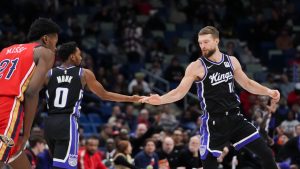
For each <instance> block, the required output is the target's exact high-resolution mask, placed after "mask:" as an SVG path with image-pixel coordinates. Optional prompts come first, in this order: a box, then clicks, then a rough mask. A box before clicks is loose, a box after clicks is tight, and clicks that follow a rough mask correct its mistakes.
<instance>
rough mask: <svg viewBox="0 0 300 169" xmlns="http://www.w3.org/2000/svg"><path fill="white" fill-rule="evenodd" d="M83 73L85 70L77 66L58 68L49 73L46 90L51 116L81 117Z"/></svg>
mask: <svg viewBox="0 0 300 169" xmlns="http://www.w3.org/2000/svg"><path fill="white" fill-rule="evenodd" d="M82 72H83V69H82V68H81V67H76V66H72V67H69V68H62V67H56V68H53V69H51V70H50V71H49V74H48V76H49V82H48V86H47V90H46V96H47V104H48V105H47V106H48V112H49V114H58V113H62V114H75V115H79V111H80V109H81V107H80V103H81V100H82V94H83V87H82V84H81V76H82Z"/></svg>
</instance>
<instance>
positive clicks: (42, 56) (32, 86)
mask: <svg viewBox="0 0 300 169" xmlns="http://www.w3.org/2000/svg"><path fill="white" fill-rule="evenodd" d="M34 57H35V58H39V59H38V63H37V65H36V68H35V70H34V73H33V75H32V77H31V80H30V82H29V85H28V88H27V89H26V91H25V93H24V97H25V98H24V114H25V115H24V137H25V138H26V137H28V138H29V136H30V129H31V125H32V122H33V120H34V116H35V112H36V109H37V104H38V99H39V92H40V90H41V88H42V86H43V84H44V79H45V76H46V73H47V72H48V70H49V69H51V67H52V66H53V63H54V58H55V56H54V52H52V51H51V50H50V49H47V48H45V47H38V48H36V49H35V51H34Z"/></svg>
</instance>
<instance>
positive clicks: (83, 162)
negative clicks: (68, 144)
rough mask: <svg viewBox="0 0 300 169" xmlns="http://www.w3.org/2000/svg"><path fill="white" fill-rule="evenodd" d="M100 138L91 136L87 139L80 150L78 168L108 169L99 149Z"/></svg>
mask: <svg viewBox="0 0 300 169" xmlns="http://www.w3.org/2000/svg"><path fill="white" fill-rule="evenodd" d="M98 146H99V139H98V137H97V136H91V137H89V138H88V139H87V141H86V145H85V147H84V148H82V149H80V150H79V152H78V169H106V167H105V165H104V164H103V163H102V158H101V154H100V152H99V151H98Z"/></svg>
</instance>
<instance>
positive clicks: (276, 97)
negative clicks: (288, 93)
mask: <svg viewBox="0 0 300 169" xmlns="http://www.w3.org/2000/svg"><path fill="white" fill-rule="evenodd" d="M269 96H270V97H272V100H271V102H274V103H277V102H278V101H279V99H280V93H279V91H278V90H270V92H269Z"/></svg>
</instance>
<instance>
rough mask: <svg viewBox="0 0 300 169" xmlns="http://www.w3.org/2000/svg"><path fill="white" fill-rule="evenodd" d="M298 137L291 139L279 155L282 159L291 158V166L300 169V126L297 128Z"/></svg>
mask: <svg viewBox="0 0 300 169" xmlns="http://www.w3.org/2000/svg"><path fill="white" fill-rule="evenodd" d="M295 131H296V136H295V137H293V138H291V139H290V140H289V141H288V142H287V143H286V144H285V145H284V147H283V149H282V150H281V152H280V153H279V154H280V156H281V158H282V159H286V158H291V164H295V165H298V167H300V156H299V154H300V124H298V125H297V126H296V127H295Z"/></svg>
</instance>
